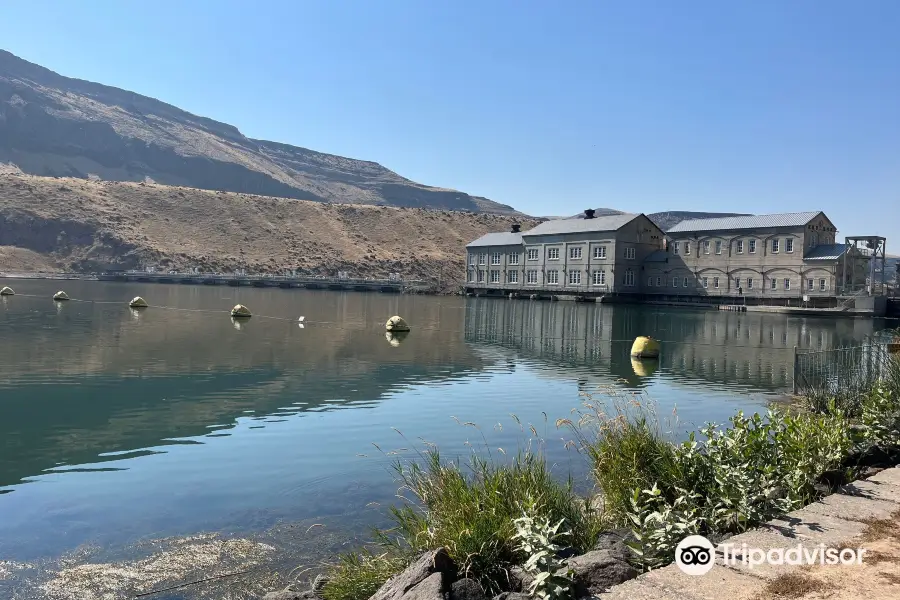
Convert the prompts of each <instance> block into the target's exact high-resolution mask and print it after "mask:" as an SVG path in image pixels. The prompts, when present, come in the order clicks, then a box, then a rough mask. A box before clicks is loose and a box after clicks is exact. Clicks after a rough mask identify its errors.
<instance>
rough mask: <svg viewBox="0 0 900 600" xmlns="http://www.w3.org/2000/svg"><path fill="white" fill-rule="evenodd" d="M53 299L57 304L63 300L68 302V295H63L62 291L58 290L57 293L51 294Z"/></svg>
mask: <svg viewBox="0 0 900 600" xmlns="http://www.w3.org/2000/svg"><path fill="white" fill-rule="evenodd" d="M53 299H54V300H56V301H58V302H62V301H63V300H68V299H69V295H68V294H67V293H65V292H64V291H62V290H59V291H58V292H56V293H55V294H53Z"/></svg>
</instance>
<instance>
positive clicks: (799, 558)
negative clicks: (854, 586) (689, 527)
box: [675, 535, 866, 575]
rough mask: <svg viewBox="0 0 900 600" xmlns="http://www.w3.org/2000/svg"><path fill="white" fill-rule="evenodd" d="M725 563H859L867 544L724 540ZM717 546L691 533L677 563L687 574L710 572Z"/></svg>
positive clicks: (677, 553)
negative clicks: (755, 544)
mask: <svg viewBox="0 0 900 600" xmlns="http://www.w3.org/2000/svg"><path fill="white" fill-rule="evenodd" d="M720 552H721V553H722V564H724V565H730V566H736V565H742V566H745V567H748V568H750V569H753V568H755V567H757V566H759V565H816V564H819V565H859V564H862V562H863V556H864V555H865V553H866V549H865V548H840V549H838V548H828V547H826V546H825V544H816V545H809V546H804V545H803V544H797V545H796V546H790V547H784V548H771V549H768V550H763V549H762V548H751V547H750V546H748V545H747V544H741V545H737V544H728V543H726V544H722V545H721V546H720ZM715 558H716V548H715V546H714V545H713V543H712V542H710V541H709V540H708V539H706V538H705V537H703V536H702V535H689V536H688V537H686V538H684V539H683V540H681V542H680V543H679V544H678V546H676V547H675V564H676V565H678V568H679V569H681V570H682V572H684V573H685V574H687V575H706V574H707V573H709V571H710V569H712V568H713V565H714V564H715V562H716V560H715Z"/></svg>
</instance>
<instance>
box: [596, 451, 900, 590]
mask: <svg viewBox="0 0 900 600" xmlns="http://www.w3.org/2000/svg"><path fill="white" fill-rule="evenodd" d="M898 511H900V467H895V468H892V469H887V470H884V471H881V472H880V473H877V474H876V475H873V476H872V477H870V478H869V479H867V480H861V481H857V482H855V483H852V484H850V485H847V486H844V487H843V488H841V490H840V491H839V492H837V493H835V494H832V495H831V496H827V497H825V498H823V499H822V500H820V501H819V502H815V503H813V504H810V505H809V506H807V507H805V508H802V509H800V510H797V511H794V512H792V513H789V514H787V515H785V516H783V517H781V518H779V519H776V520H774V521H770V522H768V523H766V524H765V525H763V526H762V527H760V528H758V529H754V530H751V531H747V532H745V533H742V534H740V535H736V536H734V537H732V538H730V539H728V540H726V542H725V543H726V544H733V545H734V546H736V547H737V548H740V547H741V545H742V544H747V546H748V547H749V548H760V549H763V550H769V549H773V548H783V549H787V548H796V547H797V545H798V543H799V544H803V546H804V547H809V548H810V549H812V548H815V547H817V546H818V545H819V544H825V546H827V547H829V548H832V547H833V548H842V547H847V548H856V547H857V546H856V545H854V539H855V538H859V537H860V536H861V535H862V533H863V532H864V531H865V530H866V527H867V525H866V523H867V522H868V521H870V520H873V519H889V518H891V516H892V515H895V514H897V513H898ZM862 547H865V545H864V544H862ZM863 561H864V562H865V556H864V557H863ZM723 562H724V561H723V560H722V546H721V545H720V546H719V547H718V548H717V559H716V564H715V566H714V567H713V568H712V570H711V571H709V572H708V573H707V574H705V575H696V576H692V575H686V574H684V573H682V572H681V570H680V569H679V567H678V566H677V565H674V564H672V565H669V566H667V567H664V568H662V569H658V570H655V571H651V572H649V573H645V574H643V575H641V576H639V577H638V578H637V579H633V580H631V581H629V582H626V583H623V584H622V585H617V586H615V587H613V588H612V589H611V590H610V591H609V592H608V593H606V594H603V595H602V596H600V598H602V599H603V600H645V599H646V600H720V599H722V598H727V599H728V600H752V599H756V598H760V597H761V596H763V595H764V591H765V588H766V584H767V583H768V582H770V581H771V580H772V579H774V578H776V577H779V576H782V575H785V574H788V573H791V572H795V571H797V570H799V569H803V568H804V567H801V566H792V565H778V566H769V565H760V566H756V567H753V568H751V567H749V566H745V565H742V564H741V563H740V562H737V563H736V564H735V565H733V566H732V565H727V566H726V565H724V564H723ZM830 568H835V569H840V568H847V567H842V566H835V567H830Z"/></svg>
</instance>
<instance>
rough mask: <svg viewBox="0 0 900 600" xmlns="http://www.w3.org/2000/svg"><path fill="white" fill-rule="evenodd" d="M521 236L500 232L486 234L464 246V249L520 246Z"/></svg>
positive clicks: (519, 234)
mask: <svg viewBox="0 0 900 600" xmlns="http://www.w3.org/2000/svg"><path fill="white" fill-rule="evenodd" d="M521 245H522V234H521V233H512V232H510V231H501V232H499V233H486V234H484V235H483V236H481V237H480V238H478V239H477V240H475V241H474V242H469V243H468V244H466V248H471V247H474V246H521Z"/></svg>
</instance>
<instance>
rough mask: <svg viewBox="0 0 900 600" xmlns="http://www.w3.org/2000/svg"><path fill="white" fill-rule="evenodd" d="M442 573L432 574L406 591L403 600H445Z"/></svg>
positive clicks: (446, 595)
mask: <svg viewBox="0 0 900 600" xmlns="http://www.w3.org/2000/svg"><path fill="white" fill-rule="evenodd" d="M445 589H446V585H445V581H444V573H432V574H431V575H429V576H428V577H426V578H425V580H424V581H422V582H421V583H419V584H418V585H416V586H414V587H413V588H412V589H410V590H409V591H407V592H406V593H405V594H403V596H401V598H403V600H447V597H448V594H447V593H446V592H445V591H444V590H445Z"/></svg>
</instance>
